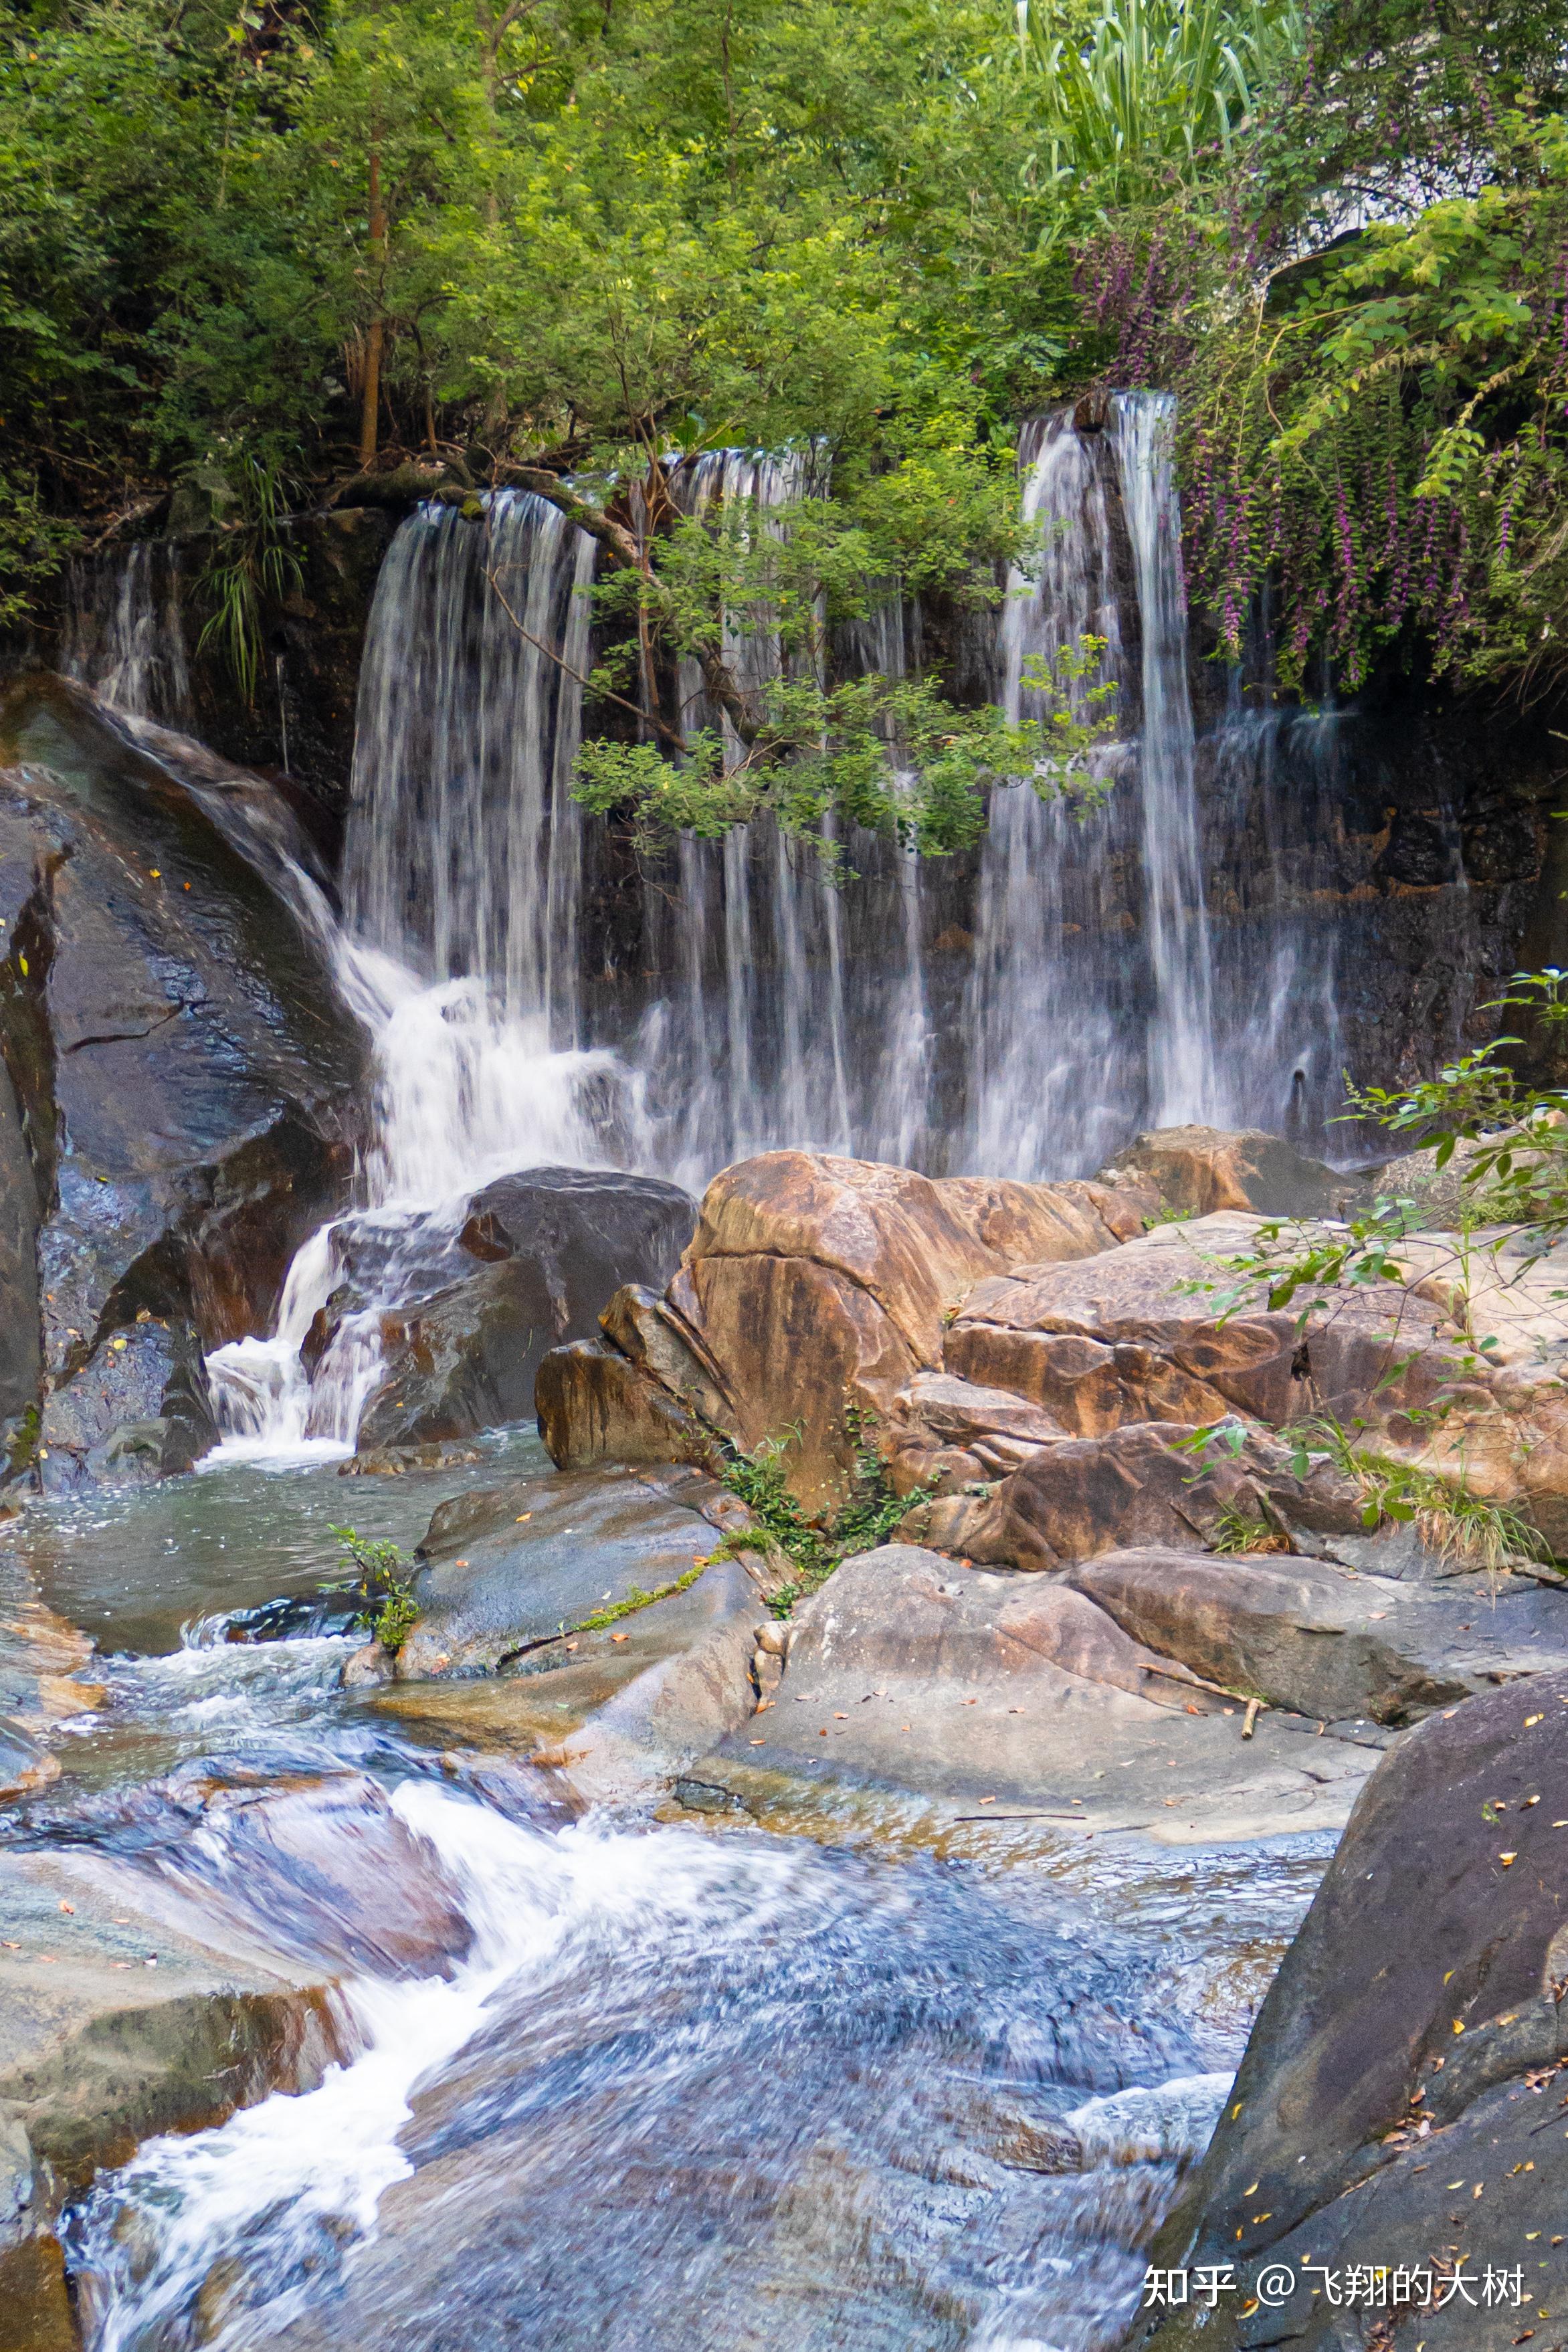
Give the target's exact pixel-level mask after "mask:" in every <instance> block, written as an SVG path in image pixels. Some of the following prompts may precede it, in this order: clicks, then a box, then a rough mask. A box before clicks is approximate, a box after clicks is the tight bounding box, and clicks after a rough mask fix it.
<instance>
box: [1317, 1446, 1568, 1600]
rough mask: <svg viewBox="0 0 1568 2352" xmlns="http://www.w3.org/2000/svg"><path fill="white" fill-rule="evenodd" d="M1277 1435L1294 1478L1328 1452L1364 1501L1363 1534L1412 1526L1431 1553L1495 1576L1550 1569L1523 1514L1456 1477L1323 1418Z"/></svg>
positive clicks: (1546, 1551)
mask: <svg viewBox="0 0 1568 2352" xmlns="http://www.w3.org/2000/svg"><path fill="white" fill-rule="evenodd" d="M1280 1434H1281V1435H1282V1436H1283V1437H1284V1438H1285V1439H1286V1440H1287V1441H1288V1443H1289V1444H1291V1445H1292V1446H1293V1447H1294V1449H1295V1458H1294V1460H1293V1461H1292V1464H1291V1467H1292V1469H1294V1470H1295V1472H1296V1475H1298V1477H1300V1476H1302V1475H1305V1472H1306V1469H1307V1467H1308V1465H1309V1462H1310V1457H1311V1456H1312V1455H1313V1454H1320V1455H1321V1454H1327V1455H1328V1456H1329V1458H1330V1459H1331V1461H1332V1462H1333V1463H1334V1465H1335V1466H1336V1468H1338V1469H1339V1470H1341V1471H1342V1472H1343V1474H1344V1475H1345V1476H1346V1477H1348V1478H1352V1479H1353V1480H1354V1482H1355V1484H1356V1486H1357V1487H1358V1488H1359V1489H1360V1492H1361V1496H1362V1524H1363V1526H1364V1527H1366V1528H1369V1529H1370V1528H1379V1527H1382V1526H1384V1524H1385V1523H1386V1522H1387V1521H1389V1520H1393V1521H1394V1522H1396V1523H1403V1524H1405V1525H1406V1526H1410V1525H1413V1526H1414V1527H1415V1530H1416V1533H1417V1534H1418V1535H1419V1536H1420V1538H1421V1540H1422V1542H1423V1543H1424V1544H1425V1545H1426V1548H1427V1549H1428V1550H1429V1551H1434V1552H1436V1553H1437V1554H1438V1556H1439V1557H1440V1558H1442V1559H1456V1560H1462V1561H1463V1562H1465V1563H1466V1565H1467V1566H1468V1567H1471V1568H1477V1569H1484V1570H1488V1571H1489V1573H1491V1574H1493V1575H1501V1574H1504V1573H1506V1572H1507V1571H1508V1570H1510V1569H1513V1568H1517V1567H1532V1568H1534V1567H1545V1568H1555V1566H1556V1562H1555V1560H1554V1559H1552V1553H1551V1551H1550V1550H1549V1549H1548V1547H1547V1545H1546V1543H1545V1541H1544V1539H1543V1538H1542V1536H1541V1534H1540V1533H1539V1531H1538V1530H1537V1529H1536V1528H1533V1527H1532V1526H1531V1523H1530V1521H1529V1520H1528V1519H1527V1518H1526V1517H1525V1516H1524V1514H1523V1512H1522V1511H1519V1510H1515V1509H1514V1508H1513V1507H1512V1506H1511V1505H1510V1504H1507V1503H1492V1502H1489V1501H1487V1500H1486V1498H1485V1497H1484V1496H1480V1495H1477V1494H1474V1493H1472V1492H1471V1490H1470V1488H1469V1486H1468V1485H1467V1484H1466V1482H1465V1480H1464V1478H1463V1477H1462V1476H1460V1477H1458V1478H1454V1477H1448V1476H1446V1475H1444V1474H1443V1473H1442V1472H1440V1471H1436V1470H1424V1469H1420V1468H1418V1467H1416V1466H1415V1465H1414V1464H1412V1463H1408V1462H1396V1461H1395V1460H1394V1457H1393V1456H1392V1455H1391V1454H1382V1453H1379V1452H1378V1451H1377V1449H1376V1448H1375V1447H1374V1446H1370V1445H1363V1444H1358V1443H1357V1441H1356V1438H1355V1436H1354V1434H1353V1433H1352V1431H1350V1430H1347V1429H1346V1428H1345V1427H1344V1426H1343V1424H1342V1423H1340V1422H1337V1421H1334V1420H1332V1419H1331V1417H1330V1416H1328V1415H1327V1414H1324V1415H1321V1416H1320V1417H1319V1418H1318V1419H1316V1420H1314V1421H1310V1422H1304V1423H1300V1425H1299V1426H1298V1427H1296V1428H1293V1429H1288V1430H1283V1431H1281V1433H1280Z"/></svg>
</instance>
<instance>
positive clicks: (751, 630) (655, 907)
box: [644, 449, 856, 1182]
mask: <svg viewBox="0 0 1568 2352" xmlns="http://www.w3.org/2000/svg"><path fill="white" fill-rule="evenodd" d="M813 486H814V484H813V461H812V456H811V453H810V452H805V451H795V452H791V453H789V454H788V455H786V456H784V457H765V456H757V455H755V454H753V453H752V452H750V451H747V450H743V449H722V450H710V451H707V452H704V453H703V454H702V455H701V456H700V457H696V458H693V459H691V460H690V461H689V462H688V463H686V464H684V465H682V466H679V467H677V468H675V469H674V471H673V474H672V477H671V482H670V489H671V495H672V497H673V499H674V500H675V503H676V505H677V506H678V507H679V509H681V511H682V512H684V513H686V514H688V515H690V516H692V517H695V518H701V517H703V516H705V515H707V514H710V513H711V512H713V511H714V510H716V509H717V510H719V511H721V510H722V509H724V508H725V507H726V506H729V507H731V508H737V507H740V506H741V505H742V504H750V505H752V506H753V507H754V508H755V509H756V510H757V511H758V512H759V513H760V514H762V515H763V516H764V517H765V515H766V514H767V513H768V511H769V510H770V509H773V510H777V509H783V508H784V507H787V506H788V505H789V504H790V503H791V502H792V501H794V500H795V499H800V498H802V497H803V496H806V495H809V494H810V492H811V489H812V488H813ZM766 527H767V526H766V524H765V522H764V523H763V528H764V529H765V528H766ZM722 650H723V655H724V659H725V662H726V664H727V666H728V667H729V668H730V670H731V675H732V676H733V677H735V679H736V681H737V683H738V684H739V685H740V686H741V687H742V688H743V689H744V688H751V689H755V688H759V687H761V686H763V684H764V683H765V682H766V681H767V680H768V679H769V678H771V677H777V676H778V675H779V674H780V671H781V668H782V666H783V653H782V649H781V647H780V645H779V642H778V639H777V636H776V635H773V633H771V632H770V631H769V630H768V628H767V627H766V626H765V625H758V622H757V619H756V617H755V616H753V615H747V614H726V616H725V625H724V631H723V639H722ZM677 692H678V696H679V708H680V717H681V723H682V725H683V727H684V728H685V729H686V730H688V731H689V732H694V731H695V730H697V729H699V728H704V727H705V728H710V729H711V730H713V731H714V732H716V733H718V734H719V735H721V737H722V739H723V741H724V746H725V753H726V759H727V761H728V762H729V763H730V764H731V765H733V764H736V763H737V762H738V761H739V760H740V758H741V756H742V745H741V742H740V739H739V737H738V736H737V735H736V733H735V731H734V728H733V726H732V725H731V721H730V719H728V718H727V717H726V715H725V714H724V713H723V712H722V711H721V710H719V709H716V708H714V706H713V705H712V704H710V701H709V699H708V697H707V695H706V693H705V692H704V689H703V683H702V674H701V670H700V667H699V665H698V664H697V663H696V662H695V661H693V660H690V659H686V660H683V661H682V662H681V663H680V664H679V670H678V675H677ZM676 865H677V875H676V877H675V878H676V882H677V886H678V892H679V904H678V906H677V907H676V908H673V909H670V910H668V915H667V913H666V910H665V908H664V907H663V906H662V905H661V900H662V898H663V896H664V892H665V883H664V880H663V877H655V879H654V881H653V884H652V886H651V891H650V898H649V905H648V922H647V928H648V933H649V939H650V943H651V944H652V945H653V948H654V952H655V957H656V960H657V962H658V968H659V969H660V970H661V971H667V970H668V968H669V966H670V964H671V963H672V962H674V963H675V965H676V967H677V971H678V974H679V979H678V985H677V986H676V987H675V988H674V989H673V990H670V991H668V992H666V993H664V994H663V995H661V997H660V999H659V1000H658V1003H657V1005H656V1007H655V1009H654V1012H653V1015H652V1018H651V1020H650V1022H649V1023H648V1024H647V1028H646V1031H645V1037H644V1052H645V1054H646V1053H647V1052H648V1051H649V1050H650V1049H651V1048H654V1047H657V1052H658V1059H659V1061H660V1063H661V1065H662V1066H661V1067H660V1068H659V1069H658V1071H657V1072H653V1071H650V1079H651V1081H652V1083H653V1084H654V1086H655V1090H656V1093H657V1095H658V1097H659V1098H660V1099H661V1100H662V1101H663V1103H664V1105H665V1106H666V1112H665V1116H666V1126H667V1144H666V1150H667V1155H668V1159H669V1160H670V1162H671V1164H672V1165H673V1166H674V1167H675V1168H676V1170H677V1171H678V1172H679V1173H680V1174H681V1176H682V1177H683V1179H684V1180H685V1181H697V1182H700V1181H702V1180H703V1178H704V1177H706V1176H707V1175H709V1174H711V1172H712V1171H713V1170H714V1169H715V1168H716V1167H719V1166H721V1165H722V1164H723V1162H724V1161H725V1160H733V1159H738V1158H741V1157H743V1156H744V1155H745V1154H746V1153H747V1152H751V1151H757V1150H766V1149H767V1148H768V1147H769V1146H770V1145H771V1144H773V1143H776V1142H780V1141H783V1140H784V1139H786V1138H787V1139H788V1140H790V1141H792V1142H795V1143H801V1144H807V1145H814V1146H816V1148H817V1149H819V1150H827V1151H849V1150H854V1149H855V1148H856V1125H855V1121H854V1118H853V1117H852V1114H851V1106H850V1045H849V1039H848V1033H847V1005H846V992H845V980H844V973H845V961H846V959H845V940H844V908H843V903H842V898H841V894H840V893H839V892H838V891H837V890H835V889H834V888H832V887H830V886H829V885H828V884H827V883H826V881H825V879H824V877H823V876H822V874H821V873H820V871H819V870H818V868H817V865H816V856H815V854H814V852H813V851H811V850H810V849H809V848H806V847H805V846H803V845H800V844H798V843H794V842H790V841H788V840H786V839H784V836H783V835H781V834H780V833H779V831H778V829H777V827H776V826H775V825H773V823H772V822H771V821H770V820H769V819H767V818H765V817H763V818H759V819H758V820H757V821H756V823H755V824H751V825H745V826H741V827H739V828H737V829H736V830H735V831H733V832H731V834H730V835H728V837H727V838H726V839H725V840H724V841H723V842H722V843H713V842H703V841H698V840H696V839H694V838H692V837H690V836H688V837H687V838H686V839H684V840H683V841H682V843H681V845H680V847H679V853H678V857H677V860H676ZM672 947H673V948H674V950H675V952H674V954H673V955H672V953H671V949H672Z"/></svg>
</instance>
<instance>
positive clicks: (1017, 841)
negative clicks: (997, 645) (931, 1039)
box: [966, 414, 1142, 1177]
mask: <svg viewBox="0 0 1568 2352" xmlns="http://www.w3.org/2000/svg"><path fill="white" fill-rule="evenodd" d="M1020 461H1021V463H1022V465H1023V466H1024V467H1025V468H1026V473H1025V488H1024V511H1025V516H1026V520H1028V521H1029V522H1031V523H1033V524H1034V525H1036V526H1037V530H1038V532H1039V546H1040V553H1039V569H1038V572H1037V575H1036V576H1035V577H1034V578H1032V579H1029V578H1026V577H1025V576H1024V575H1023V574H1021V573H1019V572H1014V573H1013V574H1012V576H1011V577H1010V579H1009V581H1008V583H1007V597H1006V602H1005V604H1004V606H1003V608H1002V625H1001V642H1002V658H1003V694H1004V699H1005V707H1006V710H1007V714H1008V716H1009V718H1011V719H1015V720H1017V719H1026V718H1033V717H1035V716H1037V715H1038V711H1039V709H1040V698H1039V696H1038V694H1037V692H1035V691H1033V690H1031V689H1030V688H1028V687H1027V686H1026V682H1025V681H1026V675H1027V673H1028V671H1029V669H1030V667H1031V665H1032V664H1034V663H1035V662H1037V661H1039V662H1042V663H1046V664H1050V665H1054V664H1055V663H1056V660H1057V657H1058V656H1059V655H1061V654H1062V653H1063V652H1069V653H1070V652H1074V651H1076V649H1077V648H1078V647H1079V644H1080V642H1081V640H1082V639H1083V638H1085V637H1089V636H1093V637H1100V638H1103V640H1104V642H1105V650H1104V653H1103V654H1102V656H1100V665H1099V670H1098V676H1097V677H1095V678H1088V677H1086V678H1085V680H1084V681H1083V686H1084V687H1087V686H1089V685H1090V684H1093V683H1098V682H1100V681H1103V680H1112V681H1117V682H1120V680H1121V674H1122V643H1121V610H1120V605H1119V603H1118V598H1117V593H1116V571H1115V558H1114V547H1113V542H1112V537H1111V498H1112V483H1111V480H1110V478H1109V472H1108V466H1107V461H1106V453H1105V451H1104V447H1103V444H1102V442H1101V441H1100V439H1099V438H1098V437H1086V436H1080V435H1079V434H1078V433H1077V432H1075V431H1074V429H1073V425H1072V421H1071V418H1070V416H1069V415H1066V414H1063V415H1058V416H1053V417H1049V418H1046V419H1043V420H1041V421H1040V422H1038V423H1037V424H1036V425H1032V426H1029V427H1026V430H1025V434H1024V436H1023V441H1022V446H1021V449H1020ZM1081 691H1082V689H1081V688H1080V689H1079V700H1080V705H1081ZM1117 715H1118V717H1119V718H1121V719H1122V720H1123V721H1124V720H1125V718H1126V715H1127V714H1126V713H1124V712H1118V714H1117ZM1125 821H1126V812H1125V807H1124V788H1123V787H1122V786H1121V784H1120V783H1119V784H1118V785H1117V786H1116V787H1115V788H1113V791H1112V793H1111V797H1110V803H1109V804H1108V805H1107V806H1106V807H1104V808H1102V809H1100V810H1099V811H1096V812H1095V813H1093V814H1089V815H1088V816H1083V817H1079V816H1078V815H1075V814H1073V813H1072V812H1071V811H1070V810H1069V809H1068V807H1067V806H1066V805H1065V804H1064V803H1062V802H1060V801H1051V802H1042V801H1041V800H1040V799H1039V798H1038V797H1037V794H1035V793H1032V792H1030V791H1028V790H1026V789H1014V790H1011V791H1008V792H1005V793H997V794H995V795H994V798H993V803H992V809H991V824H990V829H989V831H988V833H987V835H986V838H985V844H984V853H983V856H982V861H981V870H980V890H979V905H978V908H977V919H976V923H975V942H974V962H973V974H972V977H971V982H970V995H969V1003H968V1005H967V1008H966V1010H967V1013H968V1024H967V1025H968V1028H969V1032H970V1034H971V1036H972V1038H973V1096H972V1107H971V1114H970V1116H971V1141H970V1146H969V1158H970V1160H971V1163H972V1164H973V1166H974V1167H975V1168H977V1169H982V1170H984V1171H987V1172H990V1173H993V1174H996V1175H1007V1176H1024V1177H1029V1176H1035V1175H1037V1174H1039V1173H1040V1172H1042V1171H1044V1170H1045V1169H1047V1168H1049V1169H1050V1170H1052V1171H1053V1172H1061V1173H1066V1172H1068V1171H1072V1170H1076V1169H1079V1168H1085V1167H1089V1168H1092V1167H1096V1166H1098V1165H1100V1162H1101V1161H1102V1160H1104V1159H1105V1158H1106V1157H1107V1155H1108V1153H1109V1152H1110V1150H1113V1149H1114V1147H1115V1145H1116V1143H1117V1142H1118V1141H1120V1140H1121V1138H1122V1137H1123V1136H1125V1134H1126V1133H1127V1132H1128V1129H1129V1125H1130V1123H1131V1122H1133V1121H1135V1118H1136V1115H1137V1111H1138V1108H1139V1104H1140V1097H1141V1091H1142V1088H1141V1076H1142V1073H1141V1070H1140V1068H1139V1066H1138V1065H1139V1061H1140V1058H1141V1040H1140V1039H1139V1036H1138V1031H1137V1004H1136V998H1135V996H1134V994H1133V992H1132V991H1131V988H1130V986H1129V980H1128V973H1127V969H1126V959H1125V954H1124V950H1123V944H1122V929H1121V923H1120V922H1119V919H1118V917H1119V912H1120V909H1119V905H1118V894H1119V891H1120V889H1121V871H1122V869H1123V866H1124V864H1125V856H1124V852H1123V850H1122V847H1121V839H1120V836H1121V834H1122V833H1123V832H1124V831H1125Z"/></svg>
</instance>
